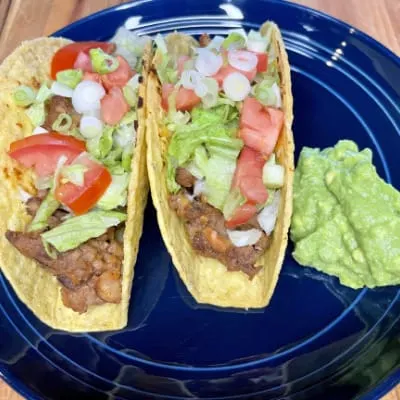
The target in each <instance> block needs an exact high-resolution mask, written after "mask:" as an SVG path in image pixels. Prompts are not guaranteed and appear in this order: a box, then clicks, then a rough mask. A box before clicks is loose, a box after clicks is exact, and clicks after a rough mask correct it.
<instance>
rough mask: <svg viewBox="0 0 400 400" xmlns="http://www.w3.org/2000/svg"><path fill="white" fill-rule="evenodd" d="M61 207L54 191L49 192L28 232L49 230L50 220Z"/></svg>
mask: <svg viewBox="0 0 400 400" xmlns="http://www.w3.org/2000/svg"><path fill="white" fill-rule="evenodd" d="M59 206H60V203H59V202H58V201H57V200H56V199H55V198H54V193H53V190H49V192H48V194H47V196H46V197H45V199H44V200H43V201H42V203H41V204H40V206H39V208H38V210H37V212H36V215H35V217H34V218H33V220H32V222H31V223H30V225H29V227H28V232H35V231H40V230H42V229H45V228H47V226H48V223H47V221H48V219H49V218H50V217H51V216H52V215H53V213H54V212H55V211H56V210H57V208H58V207H59Z"/></svg>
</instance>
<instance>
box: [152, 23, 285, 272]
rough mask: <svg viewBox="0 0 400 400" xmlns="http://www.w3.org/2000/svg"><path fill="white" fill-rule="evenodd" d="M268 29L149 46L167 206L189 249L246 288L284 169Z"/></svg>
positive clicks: (176, 37)
mask: <svg viewBox="0 0 400 400" xmlns="http://www.w3.org/2000/svg"><path fill="white" fill-rule="evenodd" d="M271 33H272V25H271V24H269V23H265V24H264V25H263V26H262V27H261V29H260V31H250V32H249V33H248V34H246V33H245V32H243V31H234V32H231V33H230V34H229V35H228V36H227V37H225V38H224V37H220V36H215V37H214V38H212V39H211V38H210V37H209V36H208V35H202V36H201V37H200V39H199V42H197V41H196V40H195V39H193V38H191V37H189V36H186V35H182V34H178V33H173V34H170V35H168V36H166V37H165V38H163V37H162V36H157V37H156V39H155V43H156V46H157V49H156V53H155V56H154V65H155V67H156V70H157V75H158V78H159V80H160V82H161V84H162V86H161V91H162V93H161V94H162V107H163V109H164V110H165V113H164V121H163V125H164V126H165V127H166V128H167V130H168V131H169V132H171V137H170V139H169V143H168V146H167V171H168V173H167V182H166V184H167V188H168V193H169V205H170V208H171V209H172V210H174V211H175V212H176V213H177V214H178V216H179V217H180V218H181V219H182V220H183V221H184V222H185V226H186V231H187V234H188V236H189V238H190V242H191V245H192V247H193V249H194V250H195V251H196V252H197V253H198V254H200V255H202V256H205V257H212V258H214V259H217V260H218V261H220V262H221V263H223V264H224V265H225V266H226V267H227V269H228V271H242V272H244V273H245V274H247V275H248V277H249V278H250V279H252V278H253V277H254V276H255V275H256V274H257V272H258V271H259V270H260V268H261V267H257V266H256V260H257V259H258V258H259V257H260V255H262V254H263V253H264V252H265V250H266V249H267V248H268V246H269V244H270V236H271V234H272V232H273V230H274V227H275V223H276V220H277V215H278V210H279V203H280V189H281V188H282V186H283V185H284V180H285V169H284V166H283V165H280V164H279V163H278V161H277V157H275V152H276V144H277V141H278V139H279V136H280V133H281V130H282V127H283V123H284V112H283V110H282V98H281V90H282V88H281V86H280V84H281V82H280V71H278V60H277V54H278V53H277V52H278V51H277V49H276V48H275V44H274V41H273V40H271Z"/></svg>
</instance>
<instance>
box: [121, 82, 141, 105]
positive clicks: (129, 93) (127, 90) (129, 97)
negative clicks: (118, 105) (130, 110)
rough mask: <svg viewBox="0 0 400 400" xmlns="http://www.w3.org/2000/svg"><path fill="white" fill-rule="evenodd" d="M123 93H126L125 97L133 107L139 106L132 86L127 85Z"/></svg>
mask: <svg viewBox="0 0 400 400" xmlns="http://www.w3.org/2000/svg"><path fill="white" fill-rule="evenodd" d="M122 92H123V93H124V97H125V100H126V102H127V103H128V104H129V105H130V106H131V107H135V106H136V104H137V99H138V97H137V94H136V91H135V90H134V89H132V87H131V86H129V85H125V86H124V88H123V89H122Z"/></svg>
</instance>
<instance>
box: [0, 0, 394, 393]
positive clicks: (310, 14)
mask: <svg viewBox="0 0 400 400" xmlns="http://www.w3.org/2000/svg"><path fill="white" fill-rule="evenodd" d="M265 19H271V20H274V21H276V22H277V23H278V24H279V26H280V27H281V29H282V32H283V37H284V39H285V43H286V46H287V50H288V53H289V59H290V64H291V67H292V79H293V95H294V114H295V123H294V135H295V142H296V149H297V153H298V152H299V150H300V149H301V148H302V147H303V146H305V145H307V146H313V147H316V146H318V147H320V146H321V147H325V146H331V145H333V144H334V143H336V141H338V140H339V139H343V138H350V139H353V140H355V141H356V142H357V143H358V144H359V145H360V146H361V147H365V146H368V147H371V148H372V149H373V150H374V162H375V164H376V166H377V168H378V170H379V173H380V174H381V175H382V176H383V177H384V178H385V179H386V180H387V181H388V182H391V183H392V184H393V185H394V186H395V187H397V188H398V189H400V167H399V155H398V154H399V149H400V137H399V133H400V132H399V126H400V111H399V107H400V91H399V85H398V82H399V77H400V63H399V60H398V58H397V57H396V56H395V55H394V54H392V53H391V52H390V51H388V50H387V49H385V48H384V47H383V46H381V45H380V44H379V43H377V42H375V41H374V40H372V39H371V38H369V37H367V36H366V35H364V34H363V33H361V32H358V31H357V30H355V29H354V28H352V27H350V26H348V25H346V24H344V23H342V22H339V21H337V20H335V19H332V18H330V17H328V16H326V15H323V14H320V13H317V12H315V11H313V10H310V9H307V8H303V7H300V6H297V5H294V4H290V3H285V2H282V1H273V0H270V1H268V0H264V1H263V0H251V1H250V0H247V1H246V0H237V1H228V0H227V2H226V3H219V2H217V1H215V0H202V1H198V0H170V1H165V0H155V1H150V0H142V1H137V2H135V3H132V4H125V5H121V6H119V7H116V8H112V9H109V10H105V11H103V12H101V13H98V14H95V15H92V16H90V17H88V18H85V19H84V20H81V21H78V22H76V23H74V24H72V25H70V26H68V27H66V28H64V29H62V30H61V31H59V32H57V33H56V35H63V36H66V37H69V38H71V39H74V40H88V39H108V38H110V36H112V34H113V33H114V32H115V30H116V29H117V27H118V26H120V25H122V24H124V23H125V24H126V26H127V27H128V28H130V29H135V30H137V31H138V32H140V33H143V34H144V33H146V34H153V33H156V32H162V33H166V32H169V31H171V30H174V29H178V30H182V31H185V32H187V33H190V34H199V33H201V32H203V31H207V32H210V33H213V34H216V33H224V32H226V30H228V29H231V28H237V27H244V28H246V29H249V28H254V27H257V26H259V24H261V23H262V22H263V21H264V20H265ZM291 252H292V248H291V247H290V246H289V249H288V251H287V255H286V260H285V264H284V268H283V270H282V273H281V277H280V280H279V283H278V287H277V289H276V293H275V295H274V297H273V299H272V303H271V305H270V306H269V307H268V308H267V309H265V310H260V311H254V312H250V311H249V312H244V311H237V310H220V309H216V308H213V307H209V306H199V305H197V304H196V303H195V302H194V300H193V299H192V297H191V296H190V295H189V294H188V292H187V291H186V290H185V288H184V286H183V285H182V283H181V282H180V280H179V278H178V277H177V275H176V273H175V270H174V268H173V267H172V265H171V260H170V257H169V255H168V253H167V251H166V249H165V247H164V245H163V242H162V239H161V236H160V233H159V230H158V227H157V222H156V218H155V213H154V210H153V207H152V205H151V204H150V205H149V207H148V209H147V212H146V218H145V229H144V235H143V238H142V240H141V244H140V252H139V259H138V263H137V265H136V271H135V280H134V286H133V293H132V299H131V307H130V311H129V326H128V327H127V328H126V329H124V330H122V331H119V332H115V333H99V334H90V335H89V334H80V335H69V334H65V333H63V332H59V331H54V330H52V329H49V328H48V327H47V326H45V325H43V324H42V323H40V322H39V321H38V320H37V319H36V318H35V317H34V316H33V315H32V314H31V312H30V311H29V310H28V309H27V308H26V307H25V306H24V305H23V304H21V302H19V301H18V299H17V298H16V296H15V294H14V292H13V291H12V289H11V288H10V286H9V285H8V284H7V282H6V281H5V280H4V278H3V277H1V276H0V313H1V319H0V370H1V373H2V374H3V377H4V378H5V379H6V381H7V382H9V383H10V384H11V385H12V386H14V387H15V388H16V389H17V390H19V391H20V392H21V393H22V394H23V395H24V396H26V397H28V398H43V399H78V398H90V399H114V398H119V399H139V398H146V399H152V398H162V399H168V398H199V397H205V398H224V399H226V398H249V397H251V398H258V399H278V398H279V399H291V400H300V399H324V400H339V399H340V400H347V399H354V398H356V397H358V396H361V397H362V396H364V397H363V398H364V399H375V398H378V397H379V396H381V395H383V394H384V392H386V391H388V390H389V389H391V388H392V387H393V386H394V385H395V384H396V383H397V382H398V381H399V380H400V371H399V366H400V323H399V319H400V301H399V297H400V291H399V288H398V287H387V288H383V289H378V290H359V291H355V290H351V289H349V288H346V287H344V286H341V285H340V284H339V283H338V280H337V279H335V278H332V277H329V276H327V275H323V274H320V273H317V272H315V271H314V270H312V269H308V268H301V267H299V266H298V265H297V264H296V263H295V262H294V260H293V258H292V257H291Z"/></svg>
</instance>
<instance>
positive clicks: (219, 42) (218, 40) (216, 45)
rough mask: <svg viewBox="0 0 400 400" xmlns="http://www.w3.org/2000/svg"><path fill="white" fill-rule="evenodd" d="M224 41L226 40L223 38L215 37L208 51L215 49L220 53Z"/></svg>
mask: <svg viewBox="0 0 400 400" xmlns="http://www.w3.org/2000/svg"><path fill="white" fill-rule="evenodd" d="M224 40H225V38H224V37H223V36H218V35H217V36H214V37H213V39H212V40H211V42H210V43H209V44H208V46H207V49H210V50H211V49H215V50H217V51H219V50H220V48H221V46H222V43H223V42H224Z"/></svg>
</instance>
